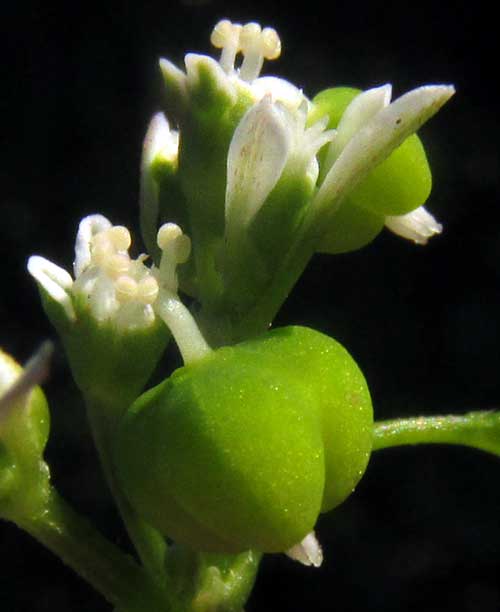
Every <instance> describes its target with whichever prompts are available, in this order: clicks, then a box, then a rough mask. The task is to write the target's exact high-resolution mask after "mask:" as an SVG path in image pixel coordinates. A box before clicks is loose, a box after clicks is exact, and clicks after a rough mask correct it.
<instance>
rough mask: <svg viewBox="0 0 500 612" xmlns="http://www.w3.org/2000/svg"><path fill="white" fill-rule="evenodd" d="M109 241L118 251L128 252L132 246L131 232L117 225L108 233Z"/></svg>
mask: <svg viewBox="0 0 500 612" xmlns="http://www.w3.org/2000/svg"><path fill="white" fill-rule="evenodd" d="M107 234H108V237H109V241H110V242H111V244H112V245H113V247H114V248H115V249H116V250H117V251H128V249H129V248H130V245H131V244H132V238H131V237H130V232H129V231H128V229H127V228H126V227H123V226H122V225H115V226H113V227H112V228H110V229H109V230H108V231H107Z"/></svg>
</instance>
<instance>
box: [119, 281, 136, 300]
mask: <svg viewBox="0 0 500 612" xmlns="http://www.w3.org/2000/svg"><path fill="white" fill-rule="evenodd" d="M115 291H116V299H117V300H118V301H119V302H122V303H123V302H132V301H133V300H135V299H136V297H137V293H138V284H137V283H136V281H135V280H134V279H133V278H130V276H120V277H119V278H117V279H116V281H115Z"/></svg>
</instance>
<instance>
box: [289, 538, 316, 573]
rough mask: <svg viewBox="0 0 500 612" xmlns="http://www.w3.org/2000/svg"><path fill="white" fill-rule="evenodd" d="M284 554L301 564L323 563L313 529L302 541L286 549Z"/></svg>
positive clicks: (313, 564)
mask: <svg viewBox="0 0 500 612" xmlns="http://www.w3.org/2000/svg"><path fill="white" fill-rule="evenodd" d="M286 554H287V555H288V556H289V557H290V558H291V559H294V560H295V561H298V562H299V563H302V565H309V566H310V565H312V566H314V567H320V565H321V564H322V563H323V551H322V550H321V546H320V544H319V542H318V540H317V539H316V536H315V535H314V531H311V533H308V534H307V535H306V537H305V538H304V539H303V540H302V542H299V544H296V545H295V546H293V547H292V548H290V549H289V550H287V551H286Z"/></svg>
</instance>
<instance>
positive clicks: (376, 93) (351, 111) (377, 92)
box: [325, 84, 392, 171]
mask: <svg viewBox="0 0 500 612" xmlns="http://www.w3.org/2000/svg"><path fill="white" fill-rule="evenodd" d="M391 95H392V86H391V85H389V84H387V85H382V87H373V88H372V89H367V90H366V91H363V92H361V93H360V94H359V95H357V96H356V97H355V98H354V100H353V101H352V102H351V103H350V104H349V106H348V107H347V108H346V109H345V111H344V114H343V115H342V117H341V119H340V121H339V124H338V126H337V134H336V136H335V138H334V140H333V141H332V143H331V145H330V147H329V148H328V153H327V157H326V160H325V167H326V171H328V170H329V169H330V168H331V167H332V165H333V163H334V161H335V160H336V159H337V158H338V156H339V155H340V153H341V152H342V150H343V149H344V147H345V146H346V144H347V143H348V142H349V140H350V139H351V138H352V137H353V136H354V134H355V133H356V132H357V131H358V130H360V129H361V128H362V127H363V126H364V125H365V124H366V123H367V122H368V121H369V120H370V119H371V118H372V117H373V116H374V115H376V114H377V113H378V112H379V111H381V110H382V109H383V108H385V107H386V106H388V104H389V102H390V101H391Z"/></svg>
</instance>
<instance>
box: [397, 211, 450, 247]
mask: <svg viewBox="0 0 500 612" xmlns="http://www.w3.org/2000/svg"><path fill="white" fill-rule="evenodd" d="M385 226H386V227H387V229H389V230H391V232H393V233H394V234H397V235H398V236H402V237H403V238H406V239H407V240H412V241H413V242H415V244H427V241H428V240H429V238H431V237H432V236H435V235H436V234H440V233H441V232H442V231H443V226H442V225H441V224H440V223H438V222H437V221H436V219H435V218H434V217H433V216H432V215H431V213H430V212H429V211H428V210H426V209H425V208H424V207H423V206H420V207H419V208H417V209H416V210H413V211H412V212H410V213H408V214H406V215H397V216H390V217H386V218H385Z"/></svg>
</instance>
